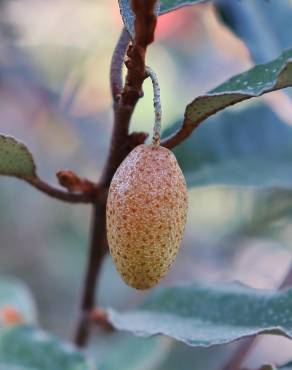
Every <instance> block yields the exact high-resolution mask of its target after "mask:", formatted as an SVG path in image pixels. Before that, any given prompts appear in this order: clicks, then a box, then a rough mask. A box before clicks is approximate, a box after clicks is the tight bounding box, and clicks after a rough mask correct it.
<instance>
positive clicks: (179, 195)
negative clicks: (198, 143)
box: [106, 144, 188, 289]
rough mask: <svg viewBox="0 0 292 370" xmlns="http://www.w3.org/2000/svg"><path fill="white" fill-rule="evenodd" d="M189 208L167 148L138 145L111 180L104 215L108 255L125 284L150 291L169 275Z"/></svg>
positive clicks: (181, 183) (171, 154)
mask: <svg viewBox="0 0 292 370" xmlns="http://www.w3.org/2000/svg"><path fill="white" fill-rule="evenodd" d="M187 208H188V199H187V189H186V183H185V179H184V176H183V174H182V171H181V169H180V167H179V165H178V163H177V160H176V158H175V156H174V155H173V153H172V152H171V151H170V150H169V149H166V148H164V147H162V146H159V145H155V144H150V145H146V144H142V145H139V146H137V147H136V148H135V149H134V150H133V151H132V152H130V154H129V155H128V156H127V157H126V158H125V160H124V161H123V162H122V164H121V165H120V166H119V168H118V169H117V171H116V173H115V175H114V177H113V179H112V182H111V185H110V188H109V194H108V200H107V210H106V222H107V238H108V244H109V249H110V253H111V255H112V258H113V261H114V264H115V266H116V268H117V270H118V272H119V273H120V274H121V276H122V278H123V280H124V281H125V282H126V283H127V284H128V285H130V286H131V287H133V288H136V289H148V288H151V287H153V286H154V285H156V284H157V283H158V281H159V280H160V279H161V278H162V277H164V276H165V275H166V274H167V272H168V270H169V269H170V267H171V265H172V263H173V261H174V259H175V257H176V255H177V252H178V248H179V245H180V242H181V239H182V236H183V232H184V228H185V224H186V217H187Z"/></svg>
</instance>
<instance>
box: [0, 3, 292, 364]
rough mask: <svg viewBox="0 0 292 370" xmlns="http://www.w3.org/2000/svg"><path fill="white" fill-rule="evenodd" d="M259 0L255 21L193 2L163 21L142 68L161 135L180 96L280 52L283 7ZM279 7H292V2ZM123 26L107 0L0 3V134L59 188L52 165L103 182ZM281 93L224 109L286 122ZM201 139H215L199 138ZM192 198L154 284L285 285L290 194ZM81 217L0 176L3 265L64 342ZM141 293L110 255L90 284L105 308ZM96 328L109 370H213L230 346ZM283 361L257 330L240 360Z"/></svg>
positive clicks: (81, 248) (248, 6) (198, 190)
mask: <svg viewBox="0 0 292 370" xmlns="http://www.w3.org/2000/svg"><path fill="white" fill-rule="evenodd" d="M230 3H232V4H233V5H231V4H230ZM236 3H237V4H236ZM252 3H254V4H255V5H252ZM264 3H266V4H265V5H264V6H265V11H264V12H261V15H260V16H261V18H256V17H260V16H259V12H258V10H259V9H256V6H257V5H258V4H259V1H255V0H254V1H246V2H245V4H243V2H242V1H234V2H231V1H218V2H217V3H216V4H215V5H212V4H210V3H207V4H201V5H197V6H193V7H186V8H183V9H181V10H178V11H176V12H173V13H170V14H166V15H164V16H161V17H160V18H159V22H158V27H157V32H156V42H155V43H154V44H153V45H152V46H151V47H150V48H149V53H148V56H147V63H148V64H149V65H151V66H152V67H153V68H154V70H155V71H156V72H157V74H158V77H159V80H160V85H161V94H162V108H163V127H164V129H165V130H168V131H169V130H171V128H172V127H173V125H175V123H176V122H180V121H181V120H182V117H183V113H184V109H185V106H186V104H188V103H189V102H190V101H192V100H193V99H194V98H195V97H196V96H197V95H199V94H202V93H204V92H206V91H208V90H210V89H212V88H214V87H216V86H217V85H218V84H220V83H221V82H223V81H224V80H225V79H227V78H229V77H231V76H232V75H234V74H237V73H240V72H242V71H244V70H246V69H248V68H249V67H251V66H252V65H253V64H254V63H255V62H265V61H268V60H270V59H272V58H274V57H276V56H277V55H278V54H280V52H281V50H282V49H283V48H285V47H288V46H289V42H288V41H289V40H288V36H287V35H286V33H287V28H286V33H285V35H284V31H283V32H282V33H281V32H280V30H281V29H282V28H283V30H284V29H285V19H286V18H285V17H284V13H282V14H280V13H277V11H275V1H274V4H273V1H271V2H264ZM283 3H285V4H286V5H285V6H288V7H289V9H290V12H291V13H290V15H291V14H292V9H291V8H292V2H291V1H289V0H287V1H286V0H283ZM278 5H279V4H278ZM268 6H269V7H270V8H268ZM236 7H237V8H236ZM272 7H274V8H272ZM267 11H269V12H270V13H269V14H270V16H271V17H272V18H269V19H270V21H271V20H272V22H273V26H275V30H276V31H277V32H276V31H275V33H274V34H273V35H272V36H271V35H270V34H268V33H267V32H268V31H266V30H265V19H264V17H265V16H267V14H266V13H265V12H267ZM239 12H240V14H241V15H240V16H239ZM257 12H258V13H257ZM285 14H286V13H285ZM252 17H255V18H254V19H257V20H259V21H258V22H255V23H252V24H253V26H251V24H250V23H249V21H250V19H252ZM248 19H249V21H248ZM289 19H290V20H291V17H290V18H289ZM290 26H291V24H290ZM253 27H255V28H256V29H254V28H253ZM287 27H288V24H287ZM121 28H122V21H121V17H120V14H119V9H118V5H117V2H116V1H108V0H99V1H97V0H71V1H68V0H58V1H57V0H51V1H43V0H26V1H24V0H13V1H3V0H2V1H1V2H0V131H1V133H4V134H8V135H12V136H15V137H16V138H17V139H20V140H21V141H23V142H24V143H26V144H27V145H28V147H29V148H30V150H31V152H32V153H33V155H34V158H35V161H36V163H37V167H38V171H39V174H40V175H41V177H43V178H44V179H46V180H47V181H49V182H51V183H56V179H55V173H56V172H57V171H58V170H60V169H71V170H73V171H75V172H76V173H77V174H78V175H80V176H82V177H88V178H90V179H92V180H97V179H98V177H99V174H100V171H101V168H102V165H103V162H104V160H105V156H106V153H107V150H108V145H109V137H110V132H111V127H112V111H111V104H112V102H111V97H110V89H109V63H110V59H111V54H112V51H113V48H114V46H115V44H116V41H117V38H118V36H119V33H120V31H121ZM269 32H271V30H269ZM255 35H257V37H258V39H257V37H256V36H255ZM238 36H240V37H241V38H239V37H238ZM242 40H245V42H243V41H242ZM279 40H280V41H279ZM290 41H291V40H290ZM290 46H291V45H290ZM144 93H145V97H144V98H143V99H141V101H140V102H139V104H138V106H137V109H136V111H135V114H134V117H133V120H132V125H131V130H132V131H135V130H139V131H141V130H146V131H147V132H151V130H152V125H153V108H152V92H151V84H150V82H149V81H148V80H146V82H145V84H144ZM290 96H291V91H289V90H288V91H285V92H276V93H272V94H269V95H268V96H266V97H264V98H261V99H256V100H255V101H251V102H248V103H243V104H240V105H239V106H236V107H233V108H229V111H230V112H232V113H229V116H228V119H234V120H240V119H243V118H242V117H243V116H244V117H245V119H246V120H249V121H253V120H255V121H257V120H260V119H262V120H264V121H265V122H266V121H269V120H271V122H280V123H279V124H281V125H287V126H289V125H291V123H292V104H291V100H290ZM251 110H252V111H251ZM263 110H264V112H265V113H263V116H261V114H262V113H261V112H262V111H263ZM248 112H249V113H248ZM250 112H251V113H250ZM230 115H231V118H230ZM224 117H225V116H224V115H223V116H221V118H220V119H221V121H224V120H225V118H224ZM261 117H262V118H261ZM221 123H222V122H221ZM222 124H223V123H222ZM257 129H258V130H260V129H261V126H260V125H259V126H258V128H257V126H256V125H254V127H253V130H254V131H253V132H255V131H256V130H257ZM230 140H231V141H232V140H233V138H232V137H231V138H230ZM246 140H248V137H247V138H246ZM250 140H253V137H252V136H251V137H250ZM190 143H191V142H190ZM201 145H202V146H204V143H201ZM206 145H211V142H208V140H207V141H206ZM255 145H256V143H255ZM205 149H206V147H205ZM258 149H259V150H260V149H261V148H258ZM179 151H180V149H179V148H178V158H179V159H180V160H181V161H182V166H183V168H185V169H187V170H188V171H189V170H190V168H192V163H193V162H192V161H194V160H196V166H197V167H200V163H201V162H200V161H203V160H206V157H205V158H201V157H200V155H199V154H198V155H197V156H196V158H192V155H191V153H190V155H187V156H186V155H185V153H188V151H187V148H186V149H185V150H184V151H181V152H179ZM208 153H209V152H208V151H206V152H204V155H205V156H208V155H209V154H208ZM215 182H216V181H215ZM189 196H190V210H189V215H188V224H187V229H186V233H185V237H184V241H183V244H182V247H181V251H180V253H179V255H178V258H177V261H176V263H175V265H174V267H173V269H172V270H171V272H170V274H169V275H168V276H167V277H166V278H165V279H164V280H163V281H162V282H161V285H162V286H168V285H173V284H176V283H181V282H190V281H194V280H203V281H231V280H240V281H241V282H244V283H246V284H249V285H251V286H254V287H258V288H274V287H277V286H278V285H279V284H280V283H281V280H282V278H283V276H284V275H285V273H286V271H287V269H288V268H289V264H290V262H291V247H292V245H291V237H292V229H291V216H292V206H291V205H292V202H291V201H292V193H291V192H290V191H289V190H281V191H276V190H271V189H269V190H263V189H260V190H257V189H256V188H254V187H250V186H249V187H232V186H230V185H229V186H223V185H220V186H207V187H206V186H202V187H198V186H197V187H194V188H190V191H189ZM89 221H90V207H88V206H86V205H68V204H65V203H64V204H63V203H61V202H58V201H56V200H52V199H50V198H48V197H46V196H45V195H43V194H41V193H38V192H37V191H36V190H35V189H33V188H31V187H29V185H27V184H25V183H24V182H21V181H18V180H16V179H11V178H1V182H0V261H1V265H0V266H1V267H0V268H1V270H0V271H1V273H2V274H8V275H13V276H17V277H19V278H21V279H22V280H24V281H25V282H26V283H27V284H28V285H29V287H30V288H31V290H32V291H33V292H34V294H35V297H36V301H37V305H38V307H39V317H40V324H41V325H42V326H43V327H45V328H47V329H49V330H50V331H53V332H54V333H56V334H57V335H59V336H61V337H64V338H68V337H70V336H71V334H72V330H73V328H74V323H75V320H76V315H77V306H78V299H79V294H80V288H81V284H82V279H83V273H84V269H85V262H86V256H87V242H88V233H89ZM146 294H147V292H146V293H137V292H136V291H134V290H133V289H131V288H129V287H127V286H126V285H125V284H124V283H123V282H122V281H121V279H120V277H119V276H118V274H117V272H116V271H115V269H114V267H113V264H112V261H111V259H110V258H107V259H106V261H105V263H104V267H103V271H102V276H101V282H100V289H99V292H98V295H99V302H100V305H101V306H103V307H108V306H114V307H116V308H126V307H130V306H133V305H135V304H136V303H138V302H140V301H141V300H142V299H143V297H144V296H145V295H146ZM95 334H98V335H96V337H95V338H94V339H93V341H92V345H91V349H90V350H91V351H92V353H94V354H95V355H96V358H97V359H98V362H99V363H100V368H101V369H105V370H106V369H108V370H109V369H118V370H123V369H125V370H126V369H127V370H143V369H144V370H164V369H167V370H172V369H173V370H176V369H180V370H197V369H198V370H201V369H203V368H205V369H208V370H212V369H218V368H220V366H219V364H220V363H223V362H224V361H226V360H227V359H228V357H229V356H230V354H231V353H232V350H234V348H235V347H236V344H232V345H230V346H224V347H218V348H216V349H212V350H194V349H191V348H187V347H185V346H183V345H181V344H177V343H175V342H172V341H170V340H168V339H166V338H152V339H150V340H144V339H137V338H134V337H132V336H130V335H126V334H121V333H120V334H102V333H101V332H100V331H98V329H96V333H95ZM125 339H126V340H125ZM113 346H114V348H115V353H114V354H113V353H112V351H110V350H111V349H112V348H113ZM279 348H280V349H281V350H279ZM133 349H135V350H133ZM129 353H131V354H133V353H135V356H131V361H132V362H131V363H129V362H127V363H124V361H125V358H127V359H128V358H129ZM289 359H292V345H291V343H290V342H289V341H288V340H285V339H283V338H280V337H275V338H272V337H265V338H264V339H263V338H262V339H260V340H259V341H258V344H257V345H256V346H255V349H254V350H253V351H252V353H251V354H250V356H249V357H248V359H247V361H246V364H245V365H246V366H247V367H250V368H254V367H256V366H257V365H258V364H262V363H263V362H269V361H272V362H282V361H285V360H289Z"/></svg>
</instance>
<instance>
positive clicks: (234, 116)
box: [172, 104, 292, 188]
mask: <svg viewBox="0 0 292 370" xmlns="http://www.w3.org/2000/svg"><path fill="white" fill-rule="evenodd" d="M172 130H173V128H172ZM175 154H176V156H177V158H178V161H179V164H180V166H181V168H182V170H183V172H184V174H185V176H186V180H187V183H188V185H189V186H202V185H216V184H221V185H236V186H262V187H282V188H291V186H292V172H291V166H292V165H291V164H292V128H291V126H289V125H287V124H284V123H283V122H282V121H281V120H280V119H279V118H278V117H277V116H276V115H275V114H274V113H273V112H272V111H271V110H270V109H269V108H268V107H267V106H265V105H263V104H255V105H249V106H246V107H245V109H243V110H239V111H238V110H229V111H224V112H221V113H220V114H218V115H217V116H214V117H210V118H209V119H208V120H207V121H206V122H205V123H204V124H203V125H202V126H200V127H199V128H198V129H197V130H196V132H195V133H194V134H193V135H192V136H191V137H190V138H188V139H187V140H186V141H184V142H183V143H182V144H181V145H179V146H178V147H177V148H175Z"/></svg>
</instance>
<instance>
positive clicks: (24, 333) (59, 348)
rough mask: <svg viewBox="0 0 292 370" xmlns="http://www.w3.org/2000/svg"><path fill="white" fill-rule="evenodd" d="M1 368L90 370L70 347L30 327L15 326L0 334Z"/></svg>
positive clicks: (75, 350) (84, 360)
mask: <svg viewBox="0 0 292 370" xmlns="http://www.w3.org/2000/svg"><path fill="white" fill-rule="evenodd" d="M0 365H2V366H5V369H6V368H7V369H9V366H10V367H11V370H12V369H17V368H18V367H19V368H20V369H22V368H23V369H29V370H93V368H92V367H90V365H89V363H88V361H87V360H86V359H85V356H84V355H83V354H82V353H81V352H79V351H78V350H77V349H75V348H74V347H73V346H72V345H71V344H67V343H62V342H60V341H59V340H58V339H57V338H55V337H54V336H52V335H50V334H47V333H46V332H44V331H42V330H38V329H34V328H32V327H27V326H18V327H14V328H9V329H6V330H3V331H1V333H0ZM6 366H7V367H6Z"/></svg>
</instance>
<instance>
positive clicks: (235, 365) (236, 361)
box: [222, 264, 292, 370]
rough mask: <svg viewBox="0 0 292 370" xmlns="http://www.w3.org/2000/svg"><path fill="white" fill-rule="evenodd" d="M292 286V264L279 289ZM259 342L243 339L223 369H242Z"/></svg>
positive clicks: (255, 338)
mask: <svg viewBox="0 0 292 370" xmlns="http://www.w3.org/2000/svg"><path fill="white" fill-rule="evenodd" d="M290 286H292V264H291V265H290V267H289V270H288V272H287V274H286V276H285V277H284V279H283V281H282V283H281V284H280V286H279V290H282V289H286V288H288V287H290ZM256 342H257V337H249V338H246V339H243V340H242V341H241V343H240V344H239V346H238V348H237V349H236V350H235V352H234V353H233V355H232V357H231V359H230V360H229V362H228V364H227V365H225V366H224V367H223V368H222V370H240V368H241V365H242V363H243V361H244V359H245V358H246V357H247V355H248V354H249V352H250V351H251V349H252V348H253V347H254V345H255V344H256Z"/></svg>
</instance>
